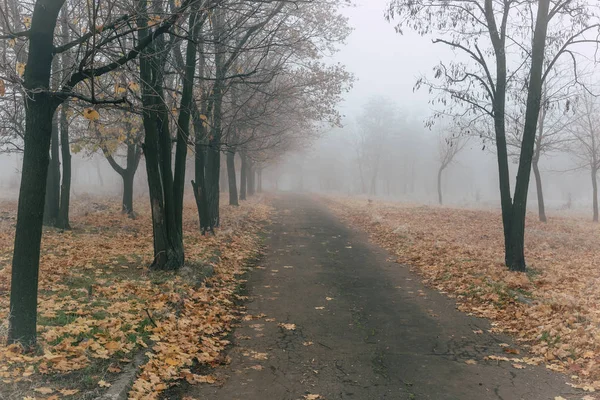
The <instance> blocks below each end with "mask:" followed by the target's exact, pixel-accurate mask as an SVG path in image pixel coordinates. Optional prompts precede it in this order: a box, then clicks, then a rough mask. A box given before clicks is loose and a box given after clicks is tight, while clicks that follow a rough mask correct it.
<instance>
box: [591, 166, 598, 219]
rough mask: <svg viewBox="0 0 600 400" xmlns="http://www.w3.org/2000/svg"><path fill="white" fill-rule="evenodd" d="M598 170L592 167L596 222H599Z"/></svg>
mask: <svg viewBox="0 0 600 400" xmlns="http://www.w3.org/2000/svg"><path fill="white" fill-rule="evenodd" d="M597 175H598V169H597V168H596V167H592V208H593V211H594V219H593V221H594V222H598V180H597Z"/></svg>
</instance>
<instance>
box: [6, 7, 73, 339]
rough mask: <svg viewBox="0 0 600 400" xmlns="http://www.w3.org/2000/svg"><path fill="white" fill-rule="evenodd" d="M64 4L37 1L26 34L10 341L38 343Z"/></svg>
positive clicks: (11, 291) (11, 290) (11, 289)
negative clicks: (54, 81) (55, 68)
mask: <svg viewBox="0 0 600 400" xmlns="http://www.w3.org/2000/svg"><path fill="white" fill-rule="evenodd" d="M62 4H63V2H62V1H56V0H55V1H51V0H45V1H41V0H40V1H37V2H36V3H35V6H34V10H33V17H32V21H31V28H30V30H29V32H30V33H29V52H28V60H27V66H26V67H25V76H24V79H25V80H24V88H25V90H26V91H27V95H26V96H25V143H24V151H23V169H22V177H21V188H20V191H19V205H18V210H17V226H16V231H15V245H14V249H13V260H12V277H11V288H10V312H9V317H8V318H9V329H8V342H9V343H15V342H19V343H21V344H23V345H24V346H25V347H30V346H32V345H34V344H35V341H36V325H37V324H36V317H37V289H38V275H39V262H40V243H41V239H42V223H43V219H44V199H45V194H46V180H47V177H48V162H49V154H48V153H49V150H50V138H51V136H52V118H53V116H54V113H55V111H56V107H57V106H58V103H59V102H58V101H56V100H55V99H54V98H52V97H51V96H50V95H49V94H48V91H47V90H48V88H49V86H50V71H51V64H52V57H53V54H52V52H53V49H54V46H53V38H54V29H55V27H56V20H57V18H58V13H59V11H60V8H61V6H62Z"/></svg>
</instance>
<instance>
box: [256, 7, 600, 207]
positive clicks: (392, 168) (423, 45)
mask: <svg viewBox="0 0 600 400" xmlns="http://www.w3.org/2000/svg"><path fill="white" fill-rule="evenodd" d="M388 3H389V2H388V1H387V0H359V1H357V2H356V5H355V6H354V7H349V8H346V9H345V10H344V14H345V15H346V16H347V17H348V18H349V23H350V25H351V26H352V27H353V29H354V30H353V32H352V33H351V35H350V36H349V38H348V40H347V42H346V45H345V46H343V47H342V48H341V50H340V52H339V53H338V54H336V56H335V57H334V59H333V60H332V62H339V63H342V64H344V65H346V66H347V68H348V70H349V71H351V72H352V73H353V74H354V75H355V79H356V81H355V82H354V86H353V88H352V90H351V91H350V92H349V93H347V94H346V96H345V98H344V102H343V103H342V104H341V105H340V111H341V112H342V114H343V116H344V118H343V122H342V127H339V128H334V129H330V130H329V129H327V130H326V131H325V132H324V133H323V135H322V137H321V138H320V139H319V140H318V141H316V142H315V143H314V144H313V145H312V146H311V148H310V149H303V150H302V151H300V152H296V153H294V154H293V155H291V156H290V157H289V158H288V159H287V161H286V162H285V163H283V164H281V165H277V166H275V167H273V168H272V169H271V172H270V173H271V175H269V176H271V177H272V176H275V177H276V178H277V179H276V180H277V185H275V183H274V180H275V179H271V180H270V181H269V182H268V184H269V185H271V187H275V186H277V188H279V189H283V190H298V189H301V190H304V191H315V192H333V193H342V194H348V195H350V194H352V195H356V194H360V193H361V192H362V191H361V187H360V185H361V184H360V170H359V166H358V165H357V164H358V161H357V159H358V157H357V151H358V149H360V147H361V145H360V143H359V140H360V135H361V133H360V131H361V128H360V123H361V118H362V113H363V110H364V109H365V106H366V105H367V104H368V103H369V102H370V101H377V100H382V99H383V100H384V101H387V102H389V103H390V104H392V105H393V106H394V107H395V108H396V110H397V113H398V116H399V120H400V121H399V122H397V123H396V124H395V125H394V126H393V127H391V131H392V136H394V139H393V140H392V141H391V142H390V145H389V146H385V149H382V151H381V153H380V156H381V157H382V165H381V167H382V169H383V170H384V171H383V172H381V173H380V174H379V178H378V179H377V183H376V190H375V191H374V192H375V193H373V192H372V191H370V190H366V192H367V193H366V195H368V196H369V197H371V198H374V197H378V198H386V199H395V200H402V201H411V202H419V203H424V204H436V203H438V194H437V186H436V185H437V181H436V179H437V173H438V168H439V166H440V161H439V157H438V145H439V136H440V135H441V134H443V133H444V131H446V130H448V123H444V122H439V123H436V125H434V126H433V127H426V126H425V122H426V121H427V120H428V119H429V118H430V117H431V115H432V106H431V105H430V104H429V103H430V100H431V94H430V93H429V92H428V91H427V90H424V89H422V90H414V87H415V83H416V81H417V80H418V79H419V78H420V77H422V76H431V75H432V71H433V68H434V66H436V65H437V64H438V63H439V62H440V61H443V60H452V59H456V58H457V57H461V55H460V54H457V52H453V51H451V50H450V49H449V48H448V47H447V46H444V45H442V44H434V43H432V39H433V36H419V35H418V34H416V33H414V32H412V31H411V30H409V29H407V30H405V31H404V34H402V35H401V34H398V33H396V31H395V29H394V23H390V22H388V21H386V20H385V18H384V11H385V9H386V5H387V4H388ZM494 147H495V146H494V144H493V143H490V142H489V141H488V142H487V143H484V142H483V141H482V140H481V139H480V138H478V137H471V138H469V140H468V143H467V144H466V146H465V148H464V150H463V151H461V152H460V153H459V154H458V155H457V156H456V159H455V160H454V162H453V163H452V164H451V165H449V167H448V168H447V169H446V170H444V173H443V183H442V190H443V192H444V204H449V205H456V206H470V207H493V208H496V207H499V205H500V196H499V188H498V166H497V161H496V154H495V153H494V150H495V149H494ZM517 161H518V160H517V158H516V157H512V158H511V165H510V166H509V167H510V171H511V185H512V186H513V189H514V184H515V175H516V169H517ZM539 165H540V170H541V174H542V180H543V185H544V197H545V200H546V205H547V207H548V209H549V211H550V212H552V211H553V210H565V209H576V210H577V211H580V212H582V213H584V212H591V211H589V210H591V203H592V185H591V180H590V178H589V171H588V170H587V169H582V168H579V165H578V164H577V163H576V162H575V160H574V159H573V156H572V155H571V154H568V153H567V152H565V151H554V152H549V153H548V154H544V155H542V157H541V159H540V163H539ZM273 171H276V173H275V174H273ZM363 172H364V171H363ZM528 207H529V208H530V209H532V210H533V209H535V208H537V204H536V188H535V181H534V179H533V174H532V178H531V183H530V191H529V199H528Z"/></svg>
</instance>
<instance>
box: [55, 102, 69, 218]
mask: <svg viewBox="0 0 600 400" xmlns="http://www.w3.org/2000/svg"><path fill="white" fill-rule="evenodd" d="M68 109H69V106H68V103H67V102H64V103H63V104H62V106H61V108H60V149H61V156H62V172H63V173H62V183H61V186H60V209H59V210H58V218H57V220H56V226H57V227H58V228H61V229H71V226H70V224H69V207H70V203H71V147H70V146H71V144H70V143H69V121H68V118H67V110H68Z"/></svg>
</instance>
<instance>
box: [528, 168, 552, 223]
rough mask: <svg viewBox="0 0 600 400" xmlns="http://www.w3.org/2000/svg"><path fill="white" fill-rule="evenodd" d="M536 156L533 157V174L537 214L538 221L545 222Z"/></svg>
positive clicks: (540, 177)
mask: <svg viewBox="0 0 600 400" xmlns="http://www.w3.org/2000/svg"><path fill="white" fill-rule="evenodd" d="M538 161H539V158H538V157H534V158H533V163H532V167H533V176H534V177H535V189H536V193H537V201H538V215H539V218H540V222H546V221H548V219H547V218H546V207H545V206H544V193H543V191H542V176H541V174H540V168H539V166H538Z"/></svg>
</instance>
